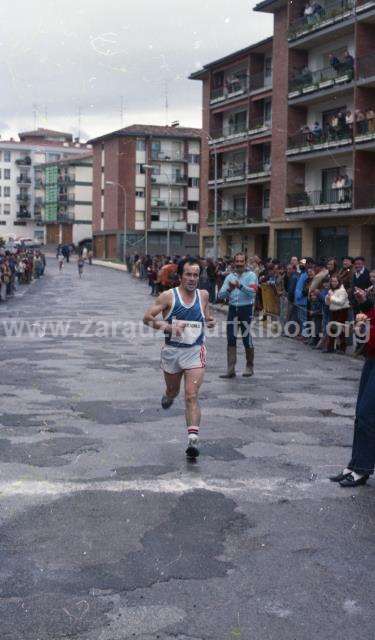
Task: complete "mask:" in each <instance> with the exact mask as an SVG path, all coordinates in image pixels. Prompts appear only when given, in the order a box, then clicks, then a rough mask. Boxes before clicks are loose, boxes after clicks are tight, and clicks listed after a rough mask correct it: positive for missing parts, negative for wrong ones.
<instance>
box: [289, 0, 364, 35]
mask: <svg viewBox="0 0 375 640" xmlns="http://www.w3.org/2000/svg"><path fill="white" fill-rule="evenodd" d="M354 7H355V0H331V1H326V2H325V3H324V6H322V5H319V9H318V10H316V11H315V12H314V13H313V15H310V16H306V15H304V16H302V17H301V18H297V19H296V20H294V21H293V23H292V24H291V25H290V27H289V30H288V39H289V40H296V39H297V38H301V37H303V36H306V35H309V34H310V33H312V32H314V31H317V30H319V29H323V28H324V27H328V26H330V25H332V24H335V23H336V22H341V21H342V20H345V19H346V18H348V17H350V16H351V15H352V14H353V13H354Z"/></svg>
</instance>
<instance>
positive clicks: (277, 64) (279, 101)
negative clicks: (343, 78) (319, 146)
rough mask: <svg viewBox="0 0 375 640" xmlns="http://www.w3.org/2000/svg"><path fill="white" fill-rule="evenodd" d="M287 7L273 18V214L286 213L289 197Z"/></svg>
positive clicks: (281, 215)
mask: <svg viewBox="0 0 375 640" xmlns="http://www.w3.org/2000/svg"><path fill="white" fill-rule="evenodd" d="M286 23H287V10H286V8H283V9H280V11H278V12H277V13H276V14H275V18H274V41H273V94H272V95H273V107H272V151H271V158H272V183H271V217H272V218H282V217H283V216H284V208H285V200H286V180H287V175H286V174H287V171H286V162H285V151H286V143H287V127H288V106H287V91H288V74H287V72H286V70H287V69H288V47H287V44H286Z"/></svg>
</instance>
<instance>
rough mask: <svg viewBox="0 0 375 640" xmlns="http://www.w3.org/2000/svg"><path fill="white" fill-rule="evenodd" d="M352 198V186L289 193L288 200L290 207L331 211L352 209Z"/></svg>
mask: <svg viewBox="0 0 375 640" xmlns="http://www.w3.org/2000/svg"><path fill="white" fill-rule="evenodd" d="M352 198H353V189H352V187H339V188H338V189H326V190H320V191H300V192H299V193H288V196H287V202H288V209H295V210H297V211H301V210H302V211H310V210H311V211H329V210H336V209H351V208H352ZM287 212H288V211H287Z"/></svg>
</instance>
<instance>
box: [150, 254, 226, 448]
mask: <svg viewBox="0 0 375 640" xmlns="http://www.w3.org/2000/svg"><path fill="white" fill-rule="evenodd" d="M200 272H201V267H200V264H199V262H198V261H197V260H195V259H194V258H186V259H185V260H183V261H181V263H180V264H179V266H178V274H179V276H180V278H181V284H180V286H179V287H176V288H174V289H170V290H169V291H163V293H161V294H160V296H159V297H158V298H157V299H156V300H155V302H154V304H153V305H152V306H151V307H150V308H149V309H148V310H147V311H146V313H145V316H144V319H143V321H144V323H145V324H146V325H148V326H149V327H152V328H153V329H156V330H162V331H164V334H165V345H164V346H163V348H162V352H161V367H162V369H163V371H164V378H165V384H166V391H165V394H164V395H163V397H162V400H161V406H162V407H163V409H169V407H170V406H172V404H173V401H174V399H175V398H176V397H177V396H178V394H179V392H180V385H181V380H182V377H184V380H185V411H186V424H187V430H188V447H187V449H186V455H187V456H188V458H193V459H195V458H197V457H198V456H199V448H198V443H199V426H200V421H201V411H200V407H199V403H198V394H199V389H200V386H201V384H202V382H203V377H204V370H205V366H206V347H205V344H204V343H205V335H204V328H205V326H207V327H213V326H214V325H215V320H214V318H213V316H212V315H211V313H210V311H209V307H208V292H207V291H203V290H199V289H198V288H197V287H198V281H199V276H200ZM159 315H162V319H158V316H159Z"/></svg>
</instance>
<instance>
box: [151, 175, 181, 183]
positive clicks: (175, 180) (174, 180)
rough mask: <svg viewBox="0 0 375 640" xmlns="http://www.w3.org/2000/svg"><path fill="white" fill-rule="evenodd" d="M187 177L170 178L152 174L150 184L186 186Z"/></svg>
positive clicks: (174, 176)
mask: <svg viewBox="0 0 375 640" xmlns="http://www.w3.org/2000/svg"><path fill="white" fill-rule="evenodd" d="M187 181H188V176H181V175H172V176H170V177H168V176H166V175H163V174H159V175H158V174H154V175H152V176H151V182H152V183H153V184H167V185H169V184H186V183H187Z"/></svg>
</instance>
